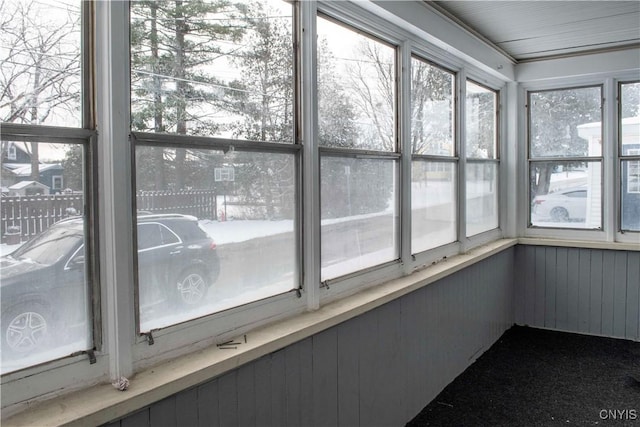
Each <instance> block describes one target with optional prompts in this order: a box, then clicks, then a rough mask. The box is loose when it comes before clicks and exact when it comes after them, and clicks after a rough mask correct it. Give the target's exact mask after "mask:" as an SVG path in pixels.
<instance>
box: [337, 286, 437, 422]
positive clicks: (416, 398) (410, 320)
mask: <svg viewBox="0 0 640 427" xmlns="http://www.w3.org/2000/svg"><path fill="white" fill-rule="evenodd" d="M425 294H426V292H425V289H419V290H418V291H416V292H414V293H413V298H402V299H401V300H400V302H401V304H402V309H401V316H402V318H401V322H402V326H401V328H402V329H401V336H400V339H401V343H400V345H401V347H402V348H403V349H404V350H405V351H406V357H405V363H404V374H403V376H404V377H405V378H406V386H405V387H404V391H405V392H404V396H403V397H404V400H405V402H406V415H407V417H409V416H410V415H411V414H415V413H416V412H417V411H420V409H421V408H422V407H424V402H425V395H426V388H427V381H425V380H424V379H425V378H428V364H427V363H426V360H427V359H426V345H427V334H426V328H427V317H426V315H427V310H428V308H427V307H426V302H425ZM347 324H348V323H347ZM342 364H343V363H342V361H341V360H338V369H340V368H341V366H342ZM342 425H358V423H351V424H342Z"/></svg>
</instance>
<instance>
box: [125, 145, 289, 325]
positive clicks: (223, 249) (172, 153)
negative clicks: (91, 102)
mask: <svg viewBox="0 0 640 427" xmlns="http://www.w3.org/2000/svg"><path fill="white" fill-rule="evenodd" d="M179 150H181V149H175V148H164V147H156V146H154V147H149V146H138V147H137V148H136V165H137V167H136V190H137V191H136V196H137V197H136V200H137V208H138V211H139V214H138V217H137V223H138V248H139V249H140V250H139V252H138V287H139V289H138V290H139V302H138V303H139V310H140V330H141V331H142V332H145V331H149V330H152V329H156V328H161V327H166V326H169V325H172V324H175V323H179V322H183V321H186V320H189V319H193V318H196V317H201V316H204V315H207V314H211V313H215V312H219V311H222V310H226V309H229V308H232V307H237V306H239V305H243V304H247V303H250V302H254V301H257V300H260V299H264V298H267V297H270V296H274V295H277V294H281V293H284V292H288V291H290V290H292V289H294V288H297V287H298V273H297V267H296V265H297V264H296V262H297V261H296V260H297V256H296V254H297V250H296V238H295V233H294V230H295V228H296V225H295V217H296V208H295V206H296V205H295V194H296V184H295V183H296V179H295V176H296V175H295V163H296V162H295V155H294V154H287V153H256V152H242V151H239V150H235V151H231V150H230V151H228V152H227V153H226V154H225V153H224V152H223V151H218V150H213V149H211V150H209V149H201V148H199V149H195V148H194V149H192V148H189V149H187V148H184V150H185V151H186V152H185V154H184V162H185V163H184V164H183V165H180V166H179V164H178V163H177V158H178V156H177V152H178V151H179ZM154 158H157V159H160V161H159V162H158V163H156V165H161V168H159V169H158V168H156V167H151V166H150V162H149V161H148V159H154ZM217 168H228V169H229V168H232V169H233V170H234V173H233V174H232V175H230V176H233V177H234V180H229V179H226V180H221V178H222V177H221V176H220V175H216V173H215V171H216V169H217ZM217 178H218V179H217ZM227 178H229V176H227ZM175 236H177V237H178V238H175ZM142 249H144V250H142Z"/></svg>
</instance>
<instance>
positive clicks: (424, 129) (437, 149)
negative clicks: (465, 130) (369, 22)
mask: <svg viewBox="0 0 640 427" xmlns="http://www.w3.org/2000/svg"><path fill="white" fill-rule="evenodd" d="M454 82H455V75H454V74H452V73H449V72H447V71H444V70H443V69H441V68H438V67H436V66H433V65H431V64H429V63H427V62H425V61H423V60H421V59H418V58H415V57H413V58H412V59H411V151H412V153H414V154H429V155H436V156H453V155H454V154H455V141H454V134H453V132H454V131H453V130H454V126H455V120H454V117H455V115H454V111H455V101H454V99H455V96H454V90H455V88H454Z"/></svg>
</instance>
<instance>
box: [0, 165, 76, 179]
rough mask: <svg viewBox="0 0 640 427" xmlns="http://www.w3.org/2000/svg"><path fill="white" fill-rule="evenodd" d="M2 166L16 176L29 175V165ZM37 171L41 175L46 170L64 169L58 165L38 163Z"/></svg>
mask: <svg viewBox="0 0 640 427" xmlns="http://www.w3.org/2000/svg"><path fill="white" fill-rule="evenodd" d="M3 166H4V167H5V168H6V169H8V170H10V171H11V172H12V173H14V174H16V175H18V176H30V175H31V165H25V164H20V163H5V164H4V165H3ZM38 169H39V170H40V172H41V173H42V172H44V171H47V170H62V169H64V168H63V167H62V165H60V164H59V163H40V166H39V168H38Z"/></svg>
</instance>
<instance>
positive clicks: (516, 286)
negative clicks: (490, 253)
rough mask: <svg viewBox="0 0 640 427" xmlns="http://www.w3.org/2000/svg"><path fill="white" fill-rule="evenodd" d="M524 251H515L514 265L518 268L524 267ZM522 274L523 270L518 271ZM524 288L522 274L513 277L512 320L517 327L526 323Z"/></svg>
mask: <svg viewBox="0 0 640 427" xmlns="http://www.w3.org/2000/svg"><path fill="white" fill-rule="evenodd" d="M526 252H527V251H526V250H524V249H520V250H517V251H515V263H516V265H518V266H522V267H524V266H525V265H526V263H527V262H526V256H525V254H526ZM520 272H523V270H520ZM525 291H526V286H525V283H524V277H523V275H522V274H517V275H514V276H513V295H514V297H513V309H514V320H515V322H516V323H517V324H519V325H524V324H526V323H528V322H527V320H526V316H525V309H526V304H527V302H526V292H525Z"/></svg>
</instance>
